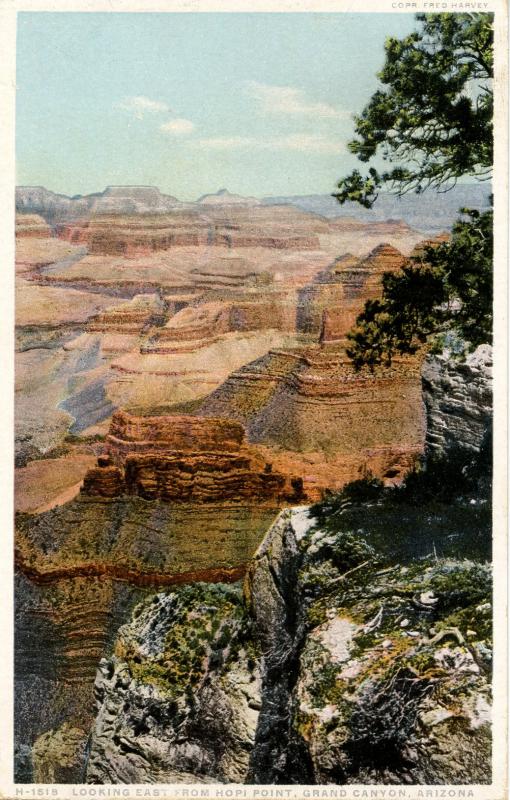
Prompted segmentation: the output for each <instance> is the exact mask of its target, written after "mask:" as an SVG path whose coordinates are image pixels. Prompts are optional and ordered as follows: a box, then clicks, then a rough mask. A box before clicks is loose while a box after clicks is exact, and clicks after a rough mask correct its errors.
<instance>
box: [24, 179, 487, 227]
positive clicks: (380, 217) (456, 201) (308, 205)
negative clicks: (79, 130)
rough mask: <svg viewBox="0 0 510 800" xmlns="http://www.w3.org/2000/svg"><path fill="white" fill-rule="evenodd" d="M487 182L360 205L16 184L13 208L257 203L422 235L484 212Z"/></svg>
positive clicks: (54, 218) (79, 212)
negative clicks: (463, 211)
mask: <svg viewBox="0 0 510 800" xmlns="http://www.w3.org/2000/svg"><path fill="white" fill-rule="evenodd" d="M490 192H491V185H490V184H489V183H469V184H467V183H466V184H458V185H457V186H456V187H455V188H453V189H452V190H450V191H448V192H445V193H438V192H426V193H424V194H422V195H413V194H408V195H405V196H404V197H401V198H399V197H396V196H395V195H391V194H388V193H384V192H381V194H380V195H379V197H378V199H377V201H376V203H375V204H374V207H373V208H372V209H366V208H363V207H362V206H360V205H358V204H357V203H345V205H343V206H341V205H340V204H339V203H337V201H336V200H335V199H334V198H333V197H331V196H330V195H323V194H317V195H289V196H279V197H264V198H262V200H259V199H257V198H256V197H243V196H242V195H238V194H234V193H232V192H230V191H229V190H228V189H225V188H223V189H220V190H219V191H217V192H215V193H212V194H204V195H202V196H201V197H199V198H198V200H196V201H195V202H187V203H186V202H183V201H181V200H178V199H177V198H176V197H174V196H173V195H168V194H163V193H162V192H160V190H159V189H158V188H157V187H155V186H138V185H133V186H107V187H106V188H105V189H104V190H103V191H102V192H94V193H92V194H88V195H74V196H72V197H70V196H68V195H65V194H60V193H57V192H52V191H50V190H49V189H46V188H45V187H44V186H18V187H17V188H16V211H18V212H20V213H24V214H39V215H40V216H41V217H43V219H44V220H45V221H46V222H47V223H48V224H49V225H57V224H59V223H64V222H68V221H72V220H76V219H80V218H84V217H88V216H90V215H91V214H168V213H172V212H175V211H179V210H189V211H192V210H193V209H194V210H195V211H199V210H200V208H203V207H204V206H205V207H211V208H214V207H219V208H221V207H225V208H228V207H238V208H242V207H246V208H250V207H258V206H261V205H263V206H271V205H285V206H293V207H294V208H298V209H300V210H301V211H305V212H307V213H309V214H315V215H317V216H320V217H323V218H328V219H332V220H335V219H338V220H339V221H340V220H342V219H345V221H346V223H347V221H348V219H349V218H350V219H351V221H352V220H353V218H354V220H357V221H358V222H365V223H366V222H374V223H380V222H388V221H396V220H402V221H403V222H404V223H406V224H407V225H409V226H410V227H412V228H414V229H416V230H420V231H423V232H424V233H431V234H437V233H439V232H440V231H443V230H444V229H445V228H446V229H448V228H451V226H452V224H453V223H454V221H455V220H456V219H457V217H458V215H459V209H460V208H463V207H468V208H476V209H478V210H480V211H481V210H484V209H487V208H489V196H490Z"/></svg>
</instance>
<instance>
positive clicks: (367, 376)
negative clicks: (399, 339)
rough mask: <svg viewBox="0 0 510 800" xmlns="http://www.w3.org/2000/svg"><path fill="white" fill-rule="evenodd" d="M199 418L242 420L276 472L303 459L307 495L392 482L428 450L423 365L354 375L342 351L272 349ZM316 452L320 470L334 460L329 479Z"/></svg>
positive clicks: (407, 363)
mask: <svg viewBox="0 0 510 800" xmlns="http://www.w3.org/2000/svg"><path fill="white" fill-rule="evenodd" d="M195 413H197V414H200V415H204V416H213V417H215V416H218V415H219V414H220V413H221V414H224V415H225V416H227V417H229V418H230V419H236V420H238V421H239V422H241V423H242V424H243V425H244V426H245V427H246V430H247V435H248V439H249V441H250V442H253V443H258V444H264V445H266V446H268V447H269V448H272V449H274V450H275V466H276V465H277V464H278V463H279V461H278V454H281V451H282V450H285V451H289V454H290V455H292V454H293V453H299V454H301V471H300V474H301V477H303V480H304V486H305V491H306V492H307V494H308V495H309V496H313V497H317V493H319V496H320V491H321V489H326V488H328V485H329V488H339V487H340V486H341V485H342V484H343V483H345V482H347V481H349V480H355V479H356V478H359V477H362V476H363V475H364V474H366V473H367V472H373V474H375V475H378V476H379V477H387V478H388V479H390V480H395V479H398V478H399V477H401V476H402V475H403V474H405V472H407V471H408V470H409V468H410V466H411V465H412V463H413V462H414V460H415V459H416V457H417V456H418V454H419V453H420V452H421V450H422V447H423V435H424V428H423V424H424V421H423V409H422V399H421V384H420V359H419V358H411V359H396V360H395V361H394V364H393V365H392V367H391V368H382V367H381V368H380V369H378V370H376V371H375V372H374V373H373V374H372V373H369V372H366V373H363V374H357V373H355V372H354V369H353V367H352V364H351V362H350V361H349V359H348V358H347V357H346V356H345V353H344V352H343V349H342V348H337V347H334V346H331V345H330V346H328V347H322V348H321V347H319V346H317V345H315V346H312V347H308V348H301V349H300V348H294V349H289V350H271V351H270V352H269V353H268V354H267V355H266V356H263V357H262V358H261V359H258V360H256V361H254V362H252V363H251V364H248V365H246V366H245V367H243V368H242V369H240V370H237V371H236V372H234V373H232V374H231V375H230V376H229V378H228V379H227V380H226V381H225V382H224V383H223V384H222V385H221V386H220V387H219V388H218V389H217V390H215V391H214V392H212V393H211V394H210V395H209V397H207V398H206V399H205V400H204V401H203V402H202V403H201V405H200V406H199V407H198V409H197V411H196V412H195ZM313 453H321V458H320V459H319V460H320V461H321V462H322V464H323V465H324V464H325V463H327V462H328V461H329V460H331V467H330V469H329V471H328V472H327V474H324V473H321V471H320V470H319V471H318V472H315V465H313V466H312V463H311V462H310V460H309V457H307V454H313ZM295 468H296V467H294V469H295ZM335 473H336V474H335Z"/></svg>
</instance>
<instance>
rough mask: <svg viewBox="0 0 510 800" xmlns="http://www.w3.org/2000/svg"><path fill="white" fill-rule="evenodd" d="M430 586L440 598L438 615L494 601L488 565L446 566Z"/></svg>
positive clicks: (437, 609)
mask: <svg viewBox="0 0 510 800" xmlns="http://www.w3.org/2000/svg"><path fill="white" fill-rule="evenodd" d="M430 585H431V588H432V589H433V591H434V594H435V595H436V597H437V598H438V602H437V608H436V611H437V613H438V614H445V613H449V614H451V613H452V612H454V611H460V610H463V609H466V608H468V607H469V606H476V605H477V604H483V603H490V602H491V599H492V576H491V571H490V567H488V566H487V565H486V564H475V563H471V562H467V563H465V564H462V563H461V564H454V565H451V566H449V565H445V566H444V567H443V568H442V570H441V571H440V572H439V573H436V574H435V575H434V576H433V578H432V580H431V584H430Z"/></svg>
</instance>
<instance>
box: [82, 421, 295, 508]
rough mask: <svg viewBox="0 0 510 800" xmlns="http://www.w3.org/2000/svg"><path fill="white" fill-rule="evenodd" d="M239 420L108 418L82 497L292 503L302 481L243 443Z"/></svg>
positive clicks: (200, 501)
mask: <svg viewBox="0 0 510 800" xmlns="http://www.w3.org/2000/svg"><path fill="white" fill-rule="evenodd" d="M244 437H245V432H244V428H243V427H242V425H240V424H239V423H237V422H233V421H231V420H228V419H211V418H200V417H192V416H167V417H133V416H131V415H129V414H126V413H125V412H117V413H116V414H114V415H113V417H112V424H111V427H110V433H109V434H108V436H107V440H106V441H107V444H106V453H105V454H104V455H102V456H100V457H99V459H98V466H97V467H96V468H94V469H91V470H89V471H88V472H87V474H86V475H85V479H84V483H83V492H84V494H86V495H89V496H99V497H110V498H111V497H119V496H120V495H123V494H126V495H137V496H139V497H144V498H146V499H147V500H154V499H160V500H163V501H165V502H171V503H193V504H199V505H201V504H203V503H219V504H228V503H232V502H237V503H246V502H252V501H255V502H259V503H263V504H264V503H266V504H267V503H268V502H269V503H272V504H273V505H278V504H281V503H282V502H293V501H294V502H296V501H298V500H301V499H302V498H303V495H302V493H301V483H300V482H299V481H297V480H295V479H294V480H293V479H292V478H291V477H290V476H289V477H287V476H284V475H281V474H280V473H278V472H276V471H275V472H273V469H272V465H271V464H269V463H266V464H264V463H263V462H262V463H261V460H260V457H259V458H257V454H256V453H255V459H254V457H253V456H254V453H253V452H250V451H249V450H248V449H247V448H246V447H245V446H244Z"/></svg>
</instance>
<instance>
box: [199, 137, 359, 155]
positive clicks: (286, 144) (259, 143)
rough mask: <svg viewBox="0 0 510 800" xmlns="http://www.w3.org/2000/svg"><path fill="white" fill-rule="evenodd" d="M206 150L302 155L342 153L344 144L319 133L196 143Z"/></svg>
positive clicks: (225, 139)
mask: <svg viewBox="0 0 510 800" xmlns="http://www.w3.org/2000/svg"><path fill="white" fill-rule="evenodd" d="M193 144H195V145H196V146H198V147H201V148H204V149H206V150H295V151H298V152H301V153H337V154H338V153H342V152H344V146H343V144H342V142H340V141H338V140H335V139H330V138H328V137H326V136H322V135H320V134H318V133H292V134H289V135H287V136H277V137H273V138H269V139H256V138H254V137H251V136H229V137H219V138H213V139H198V140H196V142H194V143H193Z"/></svg>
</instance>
